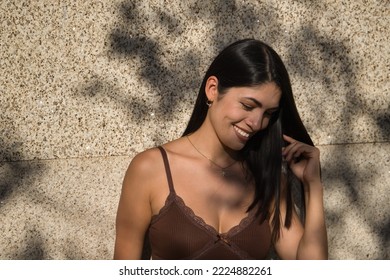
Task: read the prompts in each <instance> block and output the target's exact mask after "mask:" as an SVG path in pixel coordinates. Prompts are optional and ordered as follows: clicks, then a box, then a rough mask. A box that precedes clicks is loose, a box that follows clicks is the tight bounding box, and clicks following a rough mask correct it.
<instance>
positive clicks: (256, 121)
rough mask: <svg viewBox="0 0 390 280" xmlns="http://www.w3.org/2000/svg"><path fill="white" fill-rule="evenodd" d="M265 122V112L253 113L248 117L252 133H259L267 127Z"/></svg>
mask: <svg viewBox="0 0 390 280" xmlns="http://www.w3.org/2000/svg"><path fill="white" fill-rule="evenodd" d="M264 122H265V119H264V113H263V112H252V114H251V115H250V116H249V117H248V122H247V124H248V126H249V127H250V128H251V130H252V131H259V130H262V129H263V128H264V125H266V124H265V123H264Z"/></svg>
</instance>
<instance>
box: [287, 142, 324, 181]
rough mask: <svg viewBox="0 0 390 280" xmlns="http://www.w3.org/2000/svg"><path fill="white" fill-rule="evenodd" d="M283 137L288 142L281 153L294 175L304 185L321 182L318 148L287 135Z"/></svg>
mask: <svg viewBox="0 0 390 280" xmlns="http://www.w3.org/2000/svg"><path fill="white" fill-rule="evenodd" d="M283 139H284V140H285V141H287V142H288V143H289V144H288V145H287V146H286V147H284V148H283V151H282V155H283V158H284V159H285V160H286V161H287V163H288V165H289V167H290V169H291V170H292V171H293V173H294V175H295V176H297V177H298V179H299V180H301V182H303V184H304V185H310V184H312V183H321V176H320V151H319V149H318V148H316V147H313V146H311V145H307V144H305V143H302V142H299V141H297V140H295V139H293V138H291V137H289V136H287V135H283Z"/></svg>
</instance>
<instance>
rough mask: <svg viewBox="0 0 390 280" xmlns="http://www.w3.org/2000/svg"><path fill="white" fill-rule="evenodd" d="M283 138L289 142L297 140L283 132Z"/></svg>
mask: <svg viewBox="0 0 390 280" xmlns="http://www.w3.org/2000/svg"><path fill="white" fill-rule="evenodd" d="M283 139H284V140H285V141H287V142H288V143H290V144H291V143H294V142H297V140H295V139H294V138H292V137H290V136H287V135H286V134H283Z"/></svg>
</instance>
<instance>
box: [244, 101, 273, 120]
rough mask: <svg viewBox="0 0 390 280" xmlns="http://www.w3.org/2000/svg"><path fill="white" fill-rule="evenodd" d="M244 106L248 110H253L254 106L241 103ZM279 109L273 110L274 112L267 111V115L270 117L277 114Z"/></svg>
mask: <svg viewBox="0 0 390 280" xmlns="http://www.w3.org/2000/svg"><path fill="white" fill-rule="evenodd" d="M241 105H242V107H243V108H244V110H246V111H252V110H253V108H254V107H252V106H250V105H246V104H245V103H241ZM276 112H277V111H272V112H268V111H266V112H265V115H268V116H269V117H272V116H273V115H275V114H276Z"/></svg>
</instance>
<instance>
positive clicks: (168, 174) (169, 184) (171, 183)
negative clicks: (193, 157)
mask: <svg viewBox="0 0 390 280" xmlns="http://www.w3.org/2000/svg"><path fill="white" fill-rule="evenodd" d="M157 148H158V149H159V150H160V152H161V155H162V158H163V160H164V167H165V173H166V174H167V180H168V186H169V192H171V193H174V192H175V189H174V188H173V180H172V174H171V169H170V167H169V161H168V156H167V152H166V151H165V150H164V148H163V147H161V146H158V147H157Z"/></svg>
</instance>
